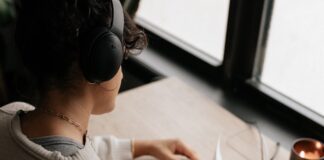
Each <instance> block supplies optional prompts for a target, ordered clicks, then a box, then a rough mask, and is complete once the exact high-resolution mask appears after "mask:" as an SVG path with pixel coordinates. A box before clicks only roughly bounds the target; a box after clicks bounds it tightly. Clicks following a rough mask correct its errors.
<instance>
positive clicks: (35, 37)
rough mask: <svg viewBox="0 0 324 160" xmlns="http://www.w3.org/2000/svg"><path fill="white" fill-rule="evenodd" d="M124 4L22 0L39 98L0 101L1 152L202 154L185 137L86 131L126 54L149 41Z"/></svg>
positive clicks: (29, 158)
mask: <svg viewBox="0 0 324 160" xmlns="http://www.w3.org/2000/svg"><path fill="white" fill-rule="evenodd" d="M119 7H120V8H121V5H120V3H119V1H118V0H45V1H44V0H22V3H21V8H20V9H19V17H18V22H17V28H16V38H17V46H18V48H19V49H20V51H21V54H22V58H23V62H24V63H25V65H26V67H27V68H28V69H29V71H30V72H31V73H32V74H33V75H34V76H35V77H36V79H37V86H38V90H39V92H38V93H39V99H35V103H34V105H33V106H31V105H29V104H27V103H22V102H16V103H11V104H8V105H6V106H4V107H2V108H1V109H0V129H1V133H0V155H1V157H4V158H5V159H10V160H16V159H17V160H18V159H19V160H20V159H24V160H34V159H55V160H63V159H69V160H70V159H78V160H83V159H91V160H99V159H102V160H103V159H106V160H124V159H125V160H128V159H133V158H136V157H139V156H143V155H151V156H154V157H156V158H158V159H162V160H174V159H179V157H178V156H177V154H180V155H183V156H186V157H188V158H189V159H193V160H195V159H197V156H196V155H195V153H194V152H193V151H191V150H190V149H189V148H188V147H187V146H186V145H185V144H183V143H182V142H181V141H179V140H173V139H169V140H133V141H132V140H127V139H118V138H116V137H113V136H107V137H93V138H90V137H88V136H87V135H86V134H87V127H88V122H89V118H90V115H91V114H103V113H107V112H110V111H112V110H113V109H114V106H115V98H116V96H117V94H118V90H119V87H120V84H121V80H122V78H123V74H122V71H121V59H122V58H121V57H123V56H124V57H126V56H128V55H130V54H134V53H138V50H142V49H143V48H145V47H146V44H147V42H146V37H145V34H144V33H143V32H142V31H140V30H138V29H137V28H136V26H135V25H134V23H133V22H132V21H131V19H130V18H129V16H128V15H127V13H123V11H121V13H120V11H118V10H120V9H118V8H119ZM121 10H122V8H121ZM120 22H122V23H120ZM98 28H99V29H98ZM94 55H95V56H94ZM98 57H99V58H98ZM107 66H108V67H107ZM34 108H36V109H34ZM33 109H34V110H33ZM22 110H24V111H22Z"/></svg>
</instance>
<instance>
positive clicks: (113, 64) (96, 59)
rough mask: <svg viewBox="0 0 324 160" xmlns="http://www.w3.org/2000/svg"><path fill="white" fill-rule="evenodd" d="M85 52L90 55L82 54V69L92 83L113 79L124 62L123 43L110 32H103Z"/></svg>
mask: <svg viewBox="0 0 324 160" xmlns="http://www.w3.org/2000/svg"><path fill="white" fill-rule="evenodd" d="M81 47H82V46H81ZM85 51H88V53H86V55H84V54H81V68H82V70H83V74H84V76H85V78H86V79H87V80H88V81H89V82H91V83H100V82H103V81H107V80H110V79H112V78H113V77H114V76H115V75H116V73H117V72H118V70H119V68H120V66H121V63H122V61H123V46H122V43H121V41H120V39H119V38H118V37H117V36H116V35H115V34H114V33H112V32H110V31H106V32H102V33H101V34H100V35H99V36H97V37H96V38H95V39H94V40H93V42H92V43H91V44H90V46H89V48H87V49H85ZM82 56H83V57H82Z"/></svg>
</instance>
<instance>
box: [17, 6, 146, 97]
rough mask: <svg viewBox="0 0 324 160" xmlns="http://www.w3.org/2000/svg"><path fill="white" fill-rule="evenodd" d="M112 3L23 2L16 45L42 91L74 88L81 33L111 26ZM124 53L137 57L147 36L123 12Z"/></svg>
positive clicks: (19, 14)
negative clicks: (99, 26)
mask: <svg viewBox="0 0 324 160" xmlns="http://www.w3.org/2000/svg"><path fill="white" fill-rule="evenodd" d="M111 7H112V2H111V0H21V7H20V8H19V10H18V20H17V26H16V42H17V46H18V49H19V51H20V53H21V55H22V59H23V62H24V64H25V65H26V67H27V68H28V69H29V71H31V73H33V75H34V76H35V77H36V78H37V80H38V83H39V84H40V85H39V88H40V89H41V90H43V91H48V90H49V89H51V88H53V87H54V88H58V89H68V88H71V86H72V84H73V83H75V80H76V79H78V78H80V77H77V76H76V75H80V74H79V73H78V71H79V70H80V69H79V64H78V63H79V60H78V59H79V40H78V31H79V29H80V28H81V27H82V28H83V29H87V28H92V27H95V26H98V25H107V27H109V26H108V25H110V21H111V18H112V9H111ZM124 15H125V17H124V19H125V27H124V37H123V38H124V48H125V51H124V54H125V57H127V56H128V55H132V54H137V53H139V51H142V50H143V49H144V48H145V47H146V46H147V39H146V35H145V33H144V32H143V31H142V30H140V29H138V28H137V26H136V25H135V23H134V22H133V21H132V19H131V18H130V17H129V15H128V14H127V13H126V12H125V11H124Z"/></svg>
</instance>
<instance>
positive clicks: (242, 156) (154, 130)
mask: <svg viewBox="0 0 324 160" xmlns="http://www.w3.org/2000/svg"><path fill="white" fill-rule="evenodd" d="M89 127H90V128H89V133H90V134H91V135H105V134H112V135H115V136H117V137H120V138H139V139H155V138H180V139H182V140H183V141H184V142H185V143H187V144H188V145H189V146H191V147H192V148H193V149H194V150H196V152H197V153H198V154H199V156H200V158H201V159H202V160H212V159H213V158H214V156H215V150H216V144H217V142H218V138H219V136H220V139H221V143H220V144H221V147H220V148H221V153H222V157H223V160H261V149H260V146H261V143H260V137H259V134H258V132H257V130H256V129H254V128H253V127H251V126H250V125H248V124H246V123H244V122H243V121H242V120H240V119H239V118H237V117H236V116H234V115H233V114H231V113H230V112H228V111H227V110H225V109H224V108H223V107H220V106H219V105H217V104H216V103H215V102H213V101H211V100H209V99H208V98H206V97H205V96H203V95H201V94H200V93H198V92H197V91H195V90H194V89H192V88H191V87H189V86H187V85H186V84H184V83H183V82H181V81H180V80H178V79H176V78H167V79H163V80H160V81H157V82H154V83H151V84H148V85H144V86H141V87H139V88H135V89H133V90H129V91H127V92H124V93H122V94H120V95H119V96H118V98H117V106H116V108H115V110H114V111H113V112H112V113H108V114H104V115H101V116H93V117H92V118H91V120H90V126H89ZM263 142H264V143H263V146H264V154H265V155H266V156H267V155H268V156H267V157H268V158H267V160H269V159H270V157H271V155H272V154H273V153H274V152H275V151H274V150H275V148H276V147H275V143H274V142H273V141H272V140H270V139H269V138H267V137H266V136H264V135H263ZM141 159H152V158H148V157H144V158H141ZM288 159H289V153H288V151H287V150H285V149H284V148H281V147H280V148H279V151H278V154H277V155H276V158H275V160H288Z"/></svg>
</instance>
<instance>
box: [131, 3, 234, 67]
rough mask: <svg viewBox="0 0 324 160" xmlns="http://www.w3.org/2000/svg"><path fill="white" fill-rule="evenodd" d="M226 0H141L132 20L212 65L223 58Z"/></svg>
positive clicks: (226, 16) (226, 11) (227, 5)
mask: <svg viewBox="0 0 324 160" xmlns="http://www.w3.org/2000/svg"><path fill="white" fill-rule="evenodd" d="M229 1H230V0H217V1H215V0H199V1H197V0H141V3H140V7H139V11H138V13H137V17H136V19H135V20H136V21H137V22H138V23H140V24H141V25H143V26H144V27H145V28H147V29H149V30H150V29H151V31H153V32H155V34H158V35H159V36H161V37H163V38H166V39H167V40H169V41H171V42H172V43H174V44H176V45H178V44H179V45H180V46H179V47H182V48H183V49H186V50H188V51H189V52H191V53H192V54H194V55H196V56H197V57H200V58H202V59H204V60H206V61H209V62H210V63H212V61H211V60H210V58H211V59H217V60H219V61H221V60H222V59H223V54H224V46H225V36H226V27H227V18H228V10H229ZM141 22H142V23H141ZM143 22H144V23H145V24H143ZM147 24H149V26H147ZM150 27H151V28H150ZM192 51H193V52H192ZM196 51H198V52H196ZM208 58H209V60H208Z"/></svg>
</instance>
